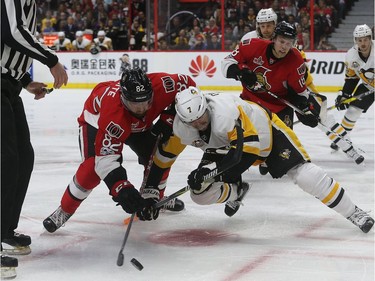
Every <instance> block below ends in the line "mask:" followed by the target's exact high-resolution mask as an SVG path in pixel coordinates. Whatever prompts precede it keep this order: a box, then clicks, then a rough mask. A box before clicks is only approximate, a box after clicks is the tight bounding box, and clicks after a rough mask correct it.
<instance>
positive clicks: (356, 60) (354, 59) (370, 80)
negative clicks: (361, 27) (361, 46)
mask: <svg viewBox="0 0 375 281" xmlns="http://www.w3.org/2000/svg"><path fill="white" fill-rule="evenodd" d="M345 64H346V67H347V68H346V74H345V75H346V79H358V78H359V79H361V80H362V82H363V83H364V84H365V85H366V86H367V87H368V88H369V89H374V40H372V44H371V53H370V56H369V58H368V59H367V61H366V62H365V61H363V60H362V58H361V57H360V56H359V53H358V48H357V45H354V46H353V47H352V48H351V49H350V50H349V51H348V52H347V53H346V56H345Z"/></svg>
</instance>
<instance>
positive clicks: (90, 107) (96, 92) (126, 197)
mask: <svg viewBox="0 0 375 281" xmlns="http://www.w3.org/2000/svg"><path fill="white" fill-rule="evenodd" d="M189 86H195V82H194V81H193V80H192V79H191V78H190V77H189V76H187V75H181V74H168V73H150V74H147V75H146V74H145V73H144V72H143V71H142V70H141V69H128V70H126V71H125V72H123V74H122V76H121V80H119V81H108V82H103V83H99V84H98V85H97V86H96V87H95V88H94V89H93V91H92V92H91V95H90V96H89V97H88V98H87V100H86V102H85V104H84V108H83V111H82V114H81V116H80V117H79V118H78V123H79V141H80V143H79V144H80V149H81V154H82V159H83V162H82V163H81V164H80V166H79V168H78V170H77V172H76V174H75V175H74V177H73V179H72V181H71V182H70V183H69V185H68V187H67V188H66V190H65V193H64V194H63V197H62V199H61V205H60V206H59V207H58V208H57V209H56V210H55V211H54V212H53V213H52V214H51V215H50V216H49V217H47V218H46V219H45V220H44V221H43V225H44V227H45V228H46V229H47V231H49V232H55V231H56V230H57V229H58V228H60V227H61V226H62V225H64V224H65V222H66V221H67V220H68V219H69V218H70V217H71V216H72V214H73V213H74V212H75V211H76V210H77V208H78V207H79V205H80V204H81V203H82V201H83V200H84V199H86V198H87V197H88V195H89V194H90V192H91V191H92V190H93V189H94V188H95V187H96V186H97V185H98V184H99V183H100V181H102V180H103V181H104V182H105V184H106V185H107V187H108V188H109V194H110V195H111V196H112V199H113V201H115V202H117V203H118V205H121V206H122V208H123V209H124V210H125V211H126V212H127V213H135V212H137V211H138V213H139V215H140V216H142V212H141V211H142V209H143V208H145V207H146V206H148V205H150V204H153V203H154V202H155V201H158V200H160V199H161V198H162V197H163V196H164V188H165V182H166V178H167V176H168V173H169V169H167V170H165V171H164V173H163V178H162V179H161V180H160V181H159V182H160V185H159V186H158V194H157V195H158V197H159V198H155V196H154V197H153V198H152V200H148V198H149V196H148V195H141V194H140V193H139V192H138V190H137V189H136V188H135V187H134V186H133V184H132V183H131V182H130V180H129V179H128V175H127V173H126V169H125V167H124V166H123V165H122V162H123V156H122V150H123V146H124V144H125V145H128V146H129V147H130V148H131V149H132V150H133V151H134V152H135V153H136V154H137V156H138V162H139V164H142V165H144V166H145V167H146V165H147V164H148V161H149V159H150V156H151V154H152V151H153V148H154V146H155V143H156V136H157V135H162V140H163V141H166V140H167V139H168V138H169V137H170V136H171V134H172V123H173V118H174V115H173V113H174V112H172V111H171V109H174V107H173V106H171V105H172V104H173V102H174V98H175V95H176V93H178V92H180V91H182V90H184V89H185V88H188V87H189ZM168 107H169V109H168ZM159 117H160V118H159ZM158 118H159V119H158ZM156 119H158V121H157V122H156V123H155V125H153V122H154V121H156ZM159 149H160V150H162V149H163V148H162V146H161V145H160V146H159V147H158V150H159ZM166 149H167V150H168V148H166ZM158 153H159V154H160V153H162V152H160V151H158ZM144 197H145V198H144ZM172 203H174V204H170V205H169V206H170V208H169V210H174V211H180V210H182V209H183V208H184V204H183V202H182V201H181V200H178V201H173V202H172Z"/></svg>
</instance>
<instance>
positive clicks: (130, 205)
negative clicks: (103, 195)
mask: <svg viewBox="0 0 375 281" xmlns="http://www.w3.org/2000/svg"><path fill="white" fill-rule="evenodd" d="M110 194H111V195H112V200H113V201H115V202H117V205H121V207H122V208H123V209H124V211H125V212H127V213H129V214H133V213H135V212H136V211H138V210H141V209H143V208H144V207H145V206H146V200H144V199H143V198H142V196H141V195H140V194H139V192H138V190H136V189H135V188H134V186H133V185H132V184H131V183H130V182H129V181H119V182H117V183H115V184H114V185H113V187H112V188H111V192H110Z"/></svg>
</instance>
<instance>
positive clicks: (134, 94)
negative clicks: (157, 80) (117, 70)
mask: <svg viewBox="0 0 375 281" xmlns="http://www.w3.org/2000/svg"><path fill="white" fill-rule="evenodd" d="M120 87H121V98H122V99H123V100H124V101H130V102H144V101H149V100H151V99H152V95H153V90H152V85H151V81H150V79H149V78H148V77H147V75H146V73H145V72H144V71H143V70H142V69H140V68H134V69H126V70H125V71H124V72H123V73H122V75H121V80H120Z"/></svg>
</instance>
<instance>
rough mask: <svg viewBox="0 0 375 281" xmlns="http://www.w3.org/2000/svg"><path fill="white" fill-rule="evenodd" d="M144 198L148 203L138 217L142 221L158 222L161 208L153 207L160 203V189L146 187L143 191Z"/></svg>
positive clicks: (138, 213)
mask: <svg viewBox="0 0 375 281" xmlns="http://www.w3.org/2000/svg"><path fill="white" fill-rule="evenodd" d="M142 197H143V198H144V199H145V201H146V206H145V207H144V208H143V209H142V210H140V211H138V212H137V217H138V218H139V219H140V220H141V221H146V220H147V221H150V220H156V219H157V218H158V216H159V210H160V208H154V207H153V206H154V204H156V203H158V202H159V198H160V191H159V189H158V188H155V187H152V186H149V187H145V188H144V189H143V191H142Z"/></svg>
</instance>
